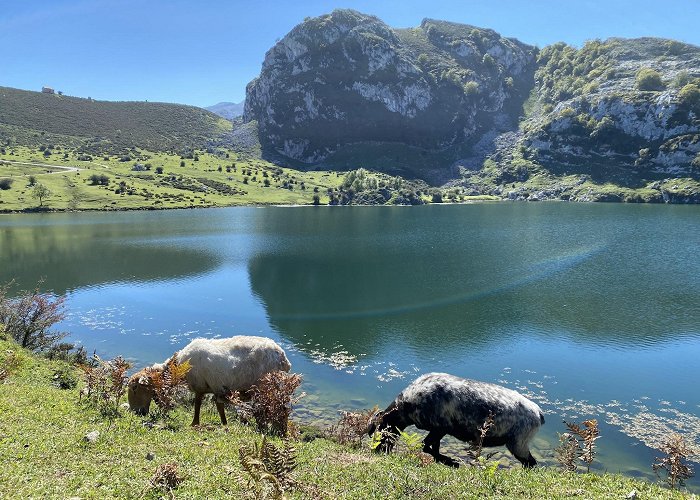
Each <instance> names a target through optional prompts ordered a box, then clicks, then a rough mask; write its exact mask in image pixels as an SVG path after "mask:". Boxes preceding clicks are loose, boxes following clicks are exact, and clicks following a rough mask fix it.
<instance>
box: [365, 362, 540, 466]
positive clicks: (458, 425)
mask: <svg viewBox="0 0 700 500" xmlns="http://www.w3.org/2000/svg"><path fill="white" fill-rule="evenodd" d="M489 414H491V415H493V419H494V422H493V426H492V427H491V428H490V429H489V430H488V433H487V434H486V436H485V438H484V442H483V445H484V446H485V447H490V446H502V445H505V446H506V448H508V450H509V451H510V452H511V453H512V454H513V456H515V458H517V459H518V460H519V461H520V463H522V464H523V467H527V468H529V467H534V466H535V465H537V461H536V460H535V459H534V457H533V456H532V454H531V453H530V449H529V443H530V440H532V438H533V437H534V436H535V434H536V433H537V431H538V430H539V429H540V426H541V425H542V424H544V415H543V414H542V410H540V407H539V406H537V404H535V403H533V402H532V401H530V400H529V399H527V398H526V397H525V396H523V395H522V394H520V393H518V392H516V391H513V390H511V389H507V388H505V387H502V386H500V385H496V384H489V383H486V382H478V381H476V380H469V379H464V378H460V377H455V376H454V375H449V374H447V373H428V374H426V375H422V376H421V377H418V378H417V379H416V380H415V381H413V382H412V383H411V384H410V385H409V386H408V387H406V388H405V389H404V390H403V391H401V393H400V394H399V395H398V396H396V399H394V401H393V402H392V403H391V404H390V405H389V407H388V408H387V409H386V410H384V411H380V412H377V413H375V414H374V415H373V416H372V418H371V419H370V421H369V423H368V427H367V433H368V434H369V435H370V436H371V435H374V433H375V431H379V432H381V431H383V430H385V429H387V430H388V431H389V432H390V433H393V434H397V433H398V431H403V430H404V429H405V428H406V427H408V426H409V425H415V426H416V427H417V428H419V429H423V430H427V431H429V432H428V435H427V436H426V437H425V439H424V440H423V451H424V452H426V453H429V454H431V455H432V456H433V457H434V458H435V461H436V462H440V463H444V464H446V465H451V466H453V467H457V466H458V463H457V462H456V461H455V460H454V459H452V458H450V457H447V456H445V455H441V454H440V440H441V439H442V438H443V437H445V435H447V434H449V435H451V436H454V437H456V438H457V439H459V440H461V441H465V442H469V443H475V442H476V441H477V440H478V438H479V436H480V431H479V428H480V427H481V425H483V423H484V422H485V421H486V419H487V418H488V417H489ZM392 447H393V438H392V436H390V435H387V433H382V438H381V443H380V446H379V447H377V448H376V449H377V451H379V450H384V451H389V450H391V448H392Z"/></svg>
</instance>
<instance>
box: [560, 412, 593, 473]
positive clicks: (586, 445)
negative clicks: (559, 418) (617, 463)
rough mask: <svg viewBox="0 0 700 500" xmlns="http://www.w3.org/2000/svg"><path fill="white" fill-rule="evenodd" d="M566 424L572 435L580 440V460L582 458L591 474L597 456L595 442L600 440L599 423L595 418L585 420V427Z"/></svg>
mask: <svg viewBox="0 0 700 500" xmlns="http://www.w3.org/2000/svg"><path fill="white" fill-rule="evenodd" d="M564 424H565V425H566V426H567V427H568V428H569V430H570V431H571V433H572V434H573V435H574V436H576V437H577V438H578V440H579V443H578V446H579V453H578V458H580V459H581V460H582V461H583V462H584V463H585V464H586V471H587V472H590V471H591V464H592V463H593V460H594V459H595V454H596V444H595V442H596V441H597V440H598V439H600V431H599V430H598V421H597V420H596V419H594V418H592V419H589V420H585V421H584V422H583V427H581V426H580V425H578V424H575V423H570V422H567V421H564Z"/></svg>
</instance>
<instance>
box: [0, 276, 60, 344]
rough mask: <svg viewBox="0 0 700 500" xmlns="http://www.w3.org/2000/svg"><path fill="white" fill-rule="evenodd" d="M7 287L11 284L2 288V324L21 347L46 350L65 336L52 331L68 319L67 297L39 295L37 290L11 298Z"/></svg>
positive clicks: (0, 302)
mask: <svg viewBox="0 0 700 500" xmlns="http://www.w3.org/2000/svg"><path fill="white" fill-rule="evenodd" d="M8 288H9V285H5V286H3V287H0V323H2V324H4V325H5V332H6V333H8V334H9V335H11V336H12V338H13V339H14V340H15V341H16V342H17V343H18V344H19V345H21V346H22V347H24V348H26V349H29V350H32V351H45V350H47V349H49V348H50V347H51V346H53V345H54V344H55V343H56V342H57V341H58V340H60V339H62V338H63V337H65V336H66V334H65V333H58V332H51V331H50V329H51V327H52V326H53V325H55V324H56V323H58V322H59V321H61V320H62V319H63V318H64V316H65V314H64V303H65V297H56V296H54V295H50V294H48V293H39V291H38V289H37V290H34V291H32V292H22V293H21V294H20V295H19V296H18V297H16V298H10V297H8V296H7V291H8Z"/></svg>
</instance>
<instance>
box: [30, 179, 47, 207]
mask: <svg viewBox="0 0 700 500" xmlns="http://www.w3.org/2000/svg"><path fill="white" fill-rule="evenodd" d="M49 196H51V191H49V188H47V187H46V186H44V185H43V184H36V185H35V186H34V188H33V189H32V197H33V198H36V199H37V200H39V206H40V207H43V206H44V199H46V198H48V197H49Z"/></svg>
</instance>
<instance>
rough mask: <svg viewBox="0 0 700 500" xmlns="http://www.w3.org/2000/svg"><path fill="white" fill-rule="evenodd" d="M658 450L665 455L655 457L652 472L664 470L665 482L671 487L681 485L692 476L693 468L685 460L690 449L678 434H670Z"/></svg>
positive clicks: (690, 451)
mask: <svg viewBox="0 0 700 500" xmlns="http://www.w3.org/2000/svg"><path fill="white" fill-rule="evenodd" d="M660 450H661V451H662V452H664V453H665V454H666V456H665V457H662V458H657V459H656V462H655V463H654V464H653V465H652V468H653V469H654V472H656V474H657V475H658V474H659V471H660V470H663V471H665V472H666V482H667V483H668V485H669V487H670V488H671V489H675V488H676V486H677V485H679V486H683V484H684V483H685V481H686V479H690V478H691V477H693V475H694V474H693V469H692V467H690V466H689V465H688V464H687V463H686V460H687V459H688V456H690V455H691V454H692V450H691V449H690V447H689V446H688V445H687V443H686V442H685V441H684V440H683V436H681V435H680V434H672V435H670V436H668V437H667V438H666V440H665V441H664V443H663V444H662V445H661V447H660Z"/></svg>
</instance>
